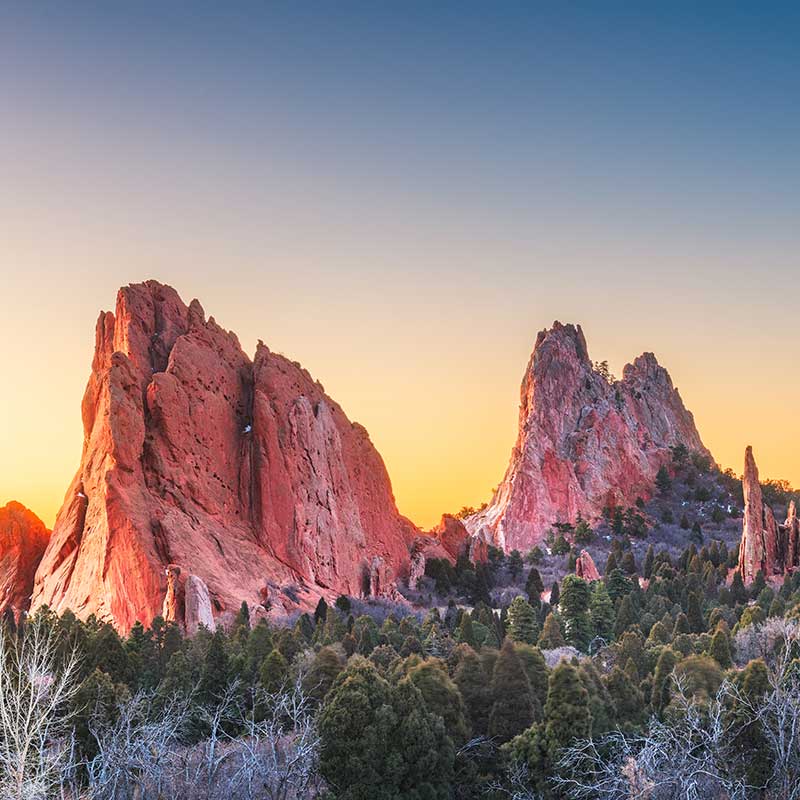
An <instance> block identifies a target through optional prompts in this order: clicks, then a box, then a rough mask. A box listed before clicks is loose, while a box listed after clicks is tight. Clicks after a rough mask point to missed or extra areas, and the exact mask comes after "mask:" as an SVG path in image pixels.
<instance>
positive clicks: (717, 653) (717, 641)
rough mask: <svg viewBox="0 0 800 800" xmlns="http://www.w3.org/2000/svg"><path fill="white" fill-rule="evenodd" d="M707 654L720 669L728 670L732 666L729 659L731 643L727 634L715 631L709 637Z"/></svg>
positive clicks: (731, 660) (722, 631)
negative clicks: (709, 642)
mask: <svg viewBox="0 0 800 800" xmlns="http://www.w3.org/2000/svg"><path fill="white" fill-rule="evenodd" d="M708 654H709V655H710V656H711V658H713V659H714V660H715V661H716V662H717V663H718V664H719V665H720V667H722V669H730V668H731V667H732V666H733V658H732V657H731V642H730V639H729V637H728V634H727V633H725V631H724V630H720V629H717V630H716V631H715V632H714V635H713V636H712V637H711V644H710V645H709V648H708Z"/></svg>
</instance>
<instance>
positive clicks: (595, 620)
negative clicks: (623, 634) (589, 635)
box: [589, 581, 615, 642]
mask: <svg viewBox="0 0 800 800" xmlns="http://www.w3.org/2000/svg"><path fill="white" fill-rule="evenodd" d="M589 607H590V616H591V621H592V628H593V629H594V635H595V636H599V637H601V638H602V639H603V640H604V641H605V642H610V641H611V637H612V636H613V635H614V622H615V615H614V604H613V603H612V602H611V598H610V597H609V594H608V590H607V589H606V585H605V584H604V583H603V581H595V582H594V583H593V584H592V598H591V601H590V604H589Z"/></svg>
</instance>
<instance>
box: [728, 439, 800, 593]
mask: <svg viewBox="0 0 800 800" xmlns="http://www.w3.org/2000/svg"><path fill="white" fill-rule="evenodd" d="M742 491H743V493H744V515H743V518H742V540H741V543H740V544H739V572H740V573H741V575H742V580H743V581H744V582H745V583H750V582H751V581H752V580H753V579H754V578H755V576H756V574H757V573H758V572H759V571H761V572H762V573H763V575H764V577H765V578H767V579H769V578H771V577H772V576H774V575H783V574H785V573H786V572H789V571H791V570H793V569H795V568H796V567H797V566H799V565H800V553H799V552H798V539H799V538H800V522H799V521H798V518H797V510H796V508H795V503H794V501H792V502H791V503H790V504H789V510H788V513H787V516H786V522H785V523H784V524H783V525H779V524H778V523H777V521H776V520H775V514H774V512H773V511H772V509H771V508H770V507H769V506H768V505H767V504H766V503H765V502H764V497H763V493H762V491H761V484H760V483H759V479H758V467H757V466H756V461H755V458H754V456H753V448H752V447H750V446H748V447H747V449H746V450H745V454H744V475H743V476H742Z"/></svg>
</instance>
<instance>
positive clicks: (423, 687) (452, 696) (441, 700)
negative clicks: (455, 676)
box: [407, 658, 468, 747]
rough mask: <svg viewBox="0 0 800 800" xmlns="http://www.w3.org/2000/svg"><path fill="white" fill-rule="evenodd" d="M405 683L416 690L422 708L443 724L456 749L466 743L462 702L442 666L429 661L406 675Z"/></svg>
mask: <svg viewBox="0 0 800 800" xmlns="http://www.w3.org/2000/svg"><path fill="white" fill-rule="evenodd" d="M407 677H408V679H409V680H410V681H411V682H412V683H413V684H414V686H416V687H417V689H419V691H420V693H421V694H422V698H423V699H424V701H425V707H426V708H427V709H428V711H430V712H431V713H433V714H437V715H438V716H440V717H441V718H442V720H443V721H444V727H445V731H446V732H447V735H448V736H449V737H450V738H451V739H452V741H453V743H454V744H455V745H456V746H457V747H458V746H460V745H462V744H464V742H465V741H466V740H467V733H468V731H467V722H466V718H465V714H464V701H463V700H462V698H461V693H460V692H459V690H458V687H457V686H456V684H455V683H453V681H452V680H451V679H450V676H449V675H448V674H447V669H446V668H445V666H444V664H443V663H442V662H441V661H439V660H438V659H435V658H431V659H428V660H427V661H423V662H422V663H421V664H418V665H417V666H415V667H413V668H412V669H410V670H409V671H408V676H407Z"/></svg>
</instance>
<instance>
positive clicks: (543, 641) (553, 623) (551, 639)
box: [537, 612, 566, 650]
mask: <svg viewBox="0 0 800 800" xmlns="http://www.w3.org/2000/svg"><path fill="white" fill-rule="evenodd" d="M537 644H538V645H539V647H540V648H541V649H542V650H555V649H556V648H557V647H564V646H565V645H566V641H565V640H564V636H563V634H562V633H561V626H560V625H559V623H558V619H557V618H556V616H555V614H553V613H552V612H550V613H549V614H548V615H547V617H545V620H544V625H543V626H542V632H541V634H540V635H539V641H538V642H537Z"/></svg>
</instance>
